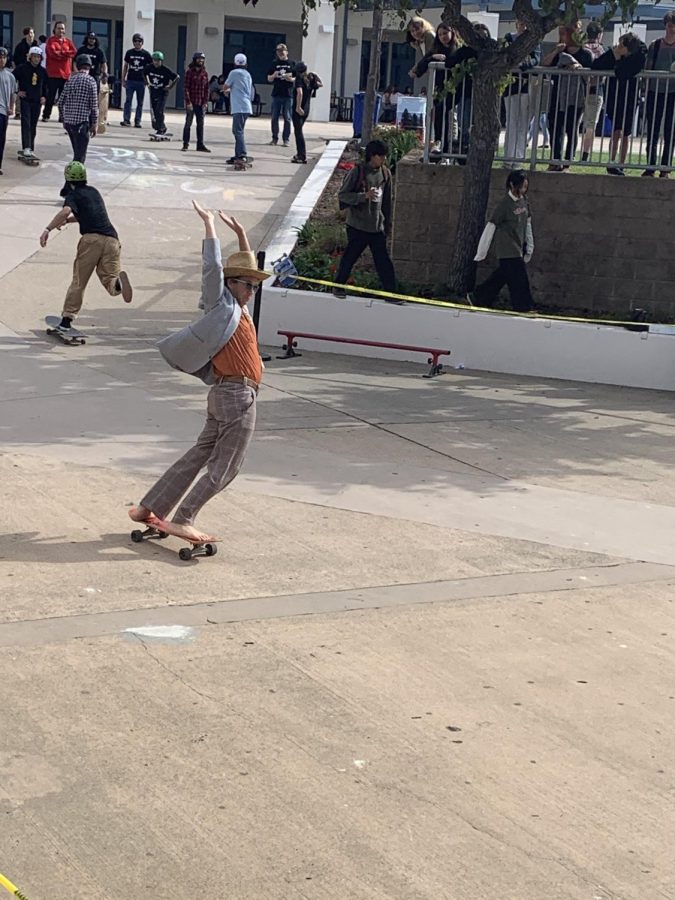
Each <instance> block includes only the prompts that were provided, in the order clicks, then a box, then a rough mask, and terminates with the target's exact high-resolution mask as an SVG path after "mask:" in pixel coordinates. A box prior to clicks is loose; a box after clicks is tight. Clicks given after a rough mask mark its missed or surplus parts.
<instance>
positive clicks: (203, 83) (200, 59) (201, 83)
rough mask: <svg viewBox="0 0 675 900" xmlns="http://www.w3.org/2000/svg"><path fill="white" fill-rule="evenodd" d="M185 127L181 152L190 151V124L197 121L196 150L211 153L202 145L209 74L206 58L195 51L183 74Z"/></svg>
mask: <svg viewBox="0 0 675 900" xmlns="http://www.w3.org/2000/svg"><path fill="white" fill-rule="evenodd" d="M183 93H184V96H185V125H184V127H183V146H182V148H181V149H182V150H189V149H190V132H191V130H192V122H193V120H195V119H196V121H197V150H199V151H200V153H210V152H211V151H210V150H209V148H208V147H207V146H206V144H205V143H204V114H205V113H206V107H207V106H208V103H209V73H208V72H207V71H206V57H205V56H204V54H203V53H202V52H201V50H197V51H196V52H195V53H193V54H192V62H191V63H190V65H189V66H188V67H187V71H186V72H185V85H184V87H183Z"/></svg>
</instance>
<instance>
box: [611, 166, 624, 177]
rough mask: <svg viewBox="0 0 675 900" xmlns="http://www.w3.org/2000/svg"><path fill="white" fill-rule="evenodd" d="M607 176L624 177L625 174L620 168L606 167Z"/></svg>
mask: <svg viewBox="0 0 675 900" xmlns="http://www.w3.org/2000/svg"><path fill="white" fill-rule="evenodd" d="M607 174H608V175H625V174H626V173H625V172H624V170H623V169H622V168H621V167H620V166H608V167H607Z"/></svg>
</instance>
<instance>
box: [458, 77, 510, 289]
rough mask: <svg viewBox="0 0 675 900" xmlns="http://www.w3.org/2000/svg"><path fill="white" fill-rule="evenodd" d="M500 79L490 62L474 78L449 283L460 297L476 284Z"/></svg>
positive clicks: (496, 135) (496, 129)
mask: <svg viewBox="0 0 675 900" xmlns="http://www.w3.org/2000/svg"><path fill="white" fill-rule="evenodd" d="M501 78H502V75H501V74H499V73H497V72H495V71H494V69H493V68H492V67H491V66H490V65H489V62H488V61H483V62H479V63H478V66H477V68H476V70H475V72H474V75H473V127H472V129H471V139H470V143H469V152H468V155H467V161H466V167H465V169H464V186H463V189H462V198H461V200H460V204H459V216H458V219H457V222H458V225H457V236H456V238H455V247H454V251H453V254H452V261H451V264H450V277H449V280H448V283H449V287H450V289H451V290H452V291H453V293H455V294H457V295H458V296H460V297H463V296H464V295H465V294H466V292H467V291H469V290H471V288H472V287H473V285H474V280H475V273H476V264H475V263H474V261H473V258H474V256H475V254H476V247H477V246H478V242H479V241H480V236H481V234H482V233H483V228H484V227H485V213H486V210H487V205H488V198H489V194H490V174H491V171H492V162H493V160H494V155H495V149H496V147H497V142H498V140H499V131H500V124H499V105H500V95H499V93H498V82H499V81H500V79H501Z"/></svg>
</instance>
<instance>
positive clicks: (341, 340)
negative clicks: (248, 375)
mask: <svg viewBox="0 0 675 900" xmlns="http://www.w3.org/2000/svg"><path fill="white" fill-rule="evenodd" d="M277 334H281V335H283V336H284V337H285V338H286V343H285V344H284V345H283V347H282V350H285V351H286V352H285V353H284V355H283V356H277V359H291V358H292V357H294V356H302V353H296V351H295V348H296V347H297V346H298V343H297V341H296V338H305V339H306V340H308V341H331V342H332V343H334V344H359V345H360V346H362V347H386V348H388V349H389V350H410V351H413V352H415V353H428V354H429V359H428V360H427V362H428V363H429V367H430V368H429V371H428V372H427V374H426V375H425V376H424V378H435V377H436V375H442V374H443V365H442V363H439V361H438V357H439V356H450V351H449V350H435V349H433V348H432V347H413V346H411V345H410V344H390V343H388V342H387V341H366V340H360V339H359V338H346V337H330V336H329V335H327V334H306V333H305V332H303V331H283V330H280V331H277Z"/></svg>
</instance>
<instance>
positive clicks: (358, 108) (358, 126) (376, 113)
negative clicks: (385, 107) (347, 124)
mask: <svg viewBox="0 0 675 900" xmlns="http://www.w3.org/2000/svg"><path fill="white" fill-rule="evenodd" d="M365 103H366V92H365V91H357V92H356V94H354V112H353V115H352V125H353V128H354V137H361V131H362V128H363V107H364V106H365ZM381 106H382V94H377V95H376V97H375V108H374V109H373V125H375V124H377V122H378V121H379V118H380V108H381Z"/></svg>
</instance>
